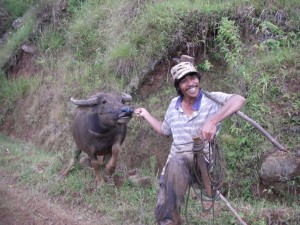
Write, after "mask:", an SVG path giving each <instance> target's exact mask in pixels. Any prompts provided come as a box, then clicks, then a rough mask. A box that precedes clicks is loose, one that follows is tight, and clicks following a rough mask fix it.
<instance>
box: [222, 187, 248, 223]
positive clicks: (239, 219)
mask: <svg viewBox="0 0 300 225" xmlns="http://www.w3.org/2000/svg"><path fill="white" fill-rule="evenodd" d="M217 195H219V197H220V199H221V200H222V201H223V202H224V203H225V205H226V206H227V207H228V209H229V210H230V211H231V212H232V213H233V215H234V216H235V217H236V218H237V220H238V221H239V222H240V223H241V224H242V225H247V224H246V223H245V221H244V220H243V219H242V218H241V217H240V215H239V214H238V213H237V212H236V211H235V209H234V208H232V206H231V205H230V203H229V202H228V201H227V199H226V198H225V197H224V196H223V195H222V194H221V193H220V192H219V191H217Z"/></svg>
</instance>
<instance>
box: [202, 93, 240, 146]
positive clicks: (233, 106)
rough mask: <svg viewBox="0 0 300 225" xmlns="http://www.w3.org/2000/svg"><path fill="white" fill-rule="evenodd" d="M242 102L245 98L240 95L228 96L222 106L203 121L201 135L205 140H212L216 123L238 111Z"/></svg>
mask: <svg viewBox="0 0 300 225" xmlns="http://www.w3.org/2000/svg"><path fill="white" fill-rule="evenodd" d="M244 103H245V98H244V97H242V96H241V95H233V96H232V97H231V98H229V99H228V101H226V102H225V104H224V105H223V106H222V108H221V109H220V110H219V111H218V112H217V113H216V114H214V115H213V116H212V117H210V118H208V120H207V121H206V122H205V124H204V126H203V128H202V130H201V134H202V137H203V138H204V139H205V140H212V139H213V138H214V136H215V134H216V132H217V124H218V123H219V122H221V121H223V120H224V119H226V118H228V117H230V116H231V115H232V114H233V113H235V112H237V111H239V110H240V109H241V108H242V107H243V105H244Z"/></svg>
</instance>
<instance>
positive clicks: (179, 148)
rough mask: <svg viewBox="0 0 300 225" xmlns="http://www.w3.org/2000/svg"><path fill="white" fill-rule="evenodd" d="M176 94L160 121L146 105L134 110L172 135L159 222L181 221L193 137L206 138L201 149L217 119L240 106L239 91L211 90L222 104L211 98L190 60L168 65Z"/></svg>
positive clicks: (215, 128)
mask: <svg viewBox="0 0 300 225" xmlns="http://www.w3.org/2000/svg"><path fill="white" fill-rule="evenodd" d="M171 74H172V77H173V79H174V86H175V88H176V91H177V93H178V95H179V96H177V97H175V98H173V99H172V100H171V103H170V105H169V107H168V109H167V112H166V114H165V118H164V121H163V122H161V121H159V120H157V119H156V118H155V117H153V116H152V115H151V114H150V113H149V112H148V111H147V110H146V109H145V108H137V109H136V110H135V114H136V115H137V116H138V117H143V118H144V119H146V120H147V121H148V122H149V124H150V125H151V126H152V127H153V128H154V130H155V131H157V132H158V133H159V134H161V135H166V136H170V135H172V137H173V142H172V145H171V150H170V153H169V156H168V159H167V162H166V164H165V167H164V169H163V171H162V174H161V178H160V190H159V193H158V201H157V206H156V211H155V216H156V220H157V222H158V224H160V225H180V224H181V218H180V208H181V205H182V203H183V201H184V196H185V193H186V191H187V188H188V186H189V185H191V184H192V182H193V170H192V166H193V150H192V149H193V137H194V136H196V135H201V136H202V139H204V140H205V143H206V144H205V149H204V152H205V153H208V142H210V141H212V140H213V139H214V138H215V136H216V134H217V131H218V129H219V126H220V122H221V121H223V120H224V119H225V118H227V117H229V116H231V115H232V114H233V113H235V112H236V111H238V110H240V109H241V108H242V107H243V104H244V102H245V99H244V98H243V97H242V96H240V95H233V94H226V93H222V92H211V93H210V94H211V95H212V96H213V97H215V98H217V99H218V100H219V101H221V102H224V105H223V106H221V105H220V104H218V103H216V102H214V101H212V100H211V99H209V98H208V97H206V96H205V95H204V94H203V93H202V91H201V85H200V81H201V76H200V73H199V72H198V71H197V70H196V68H195V67H194V66H193V64H192V63H191V62H181V63H179V64H177V65H176V66H174V67H173V68H172V69H171Z"/></svg>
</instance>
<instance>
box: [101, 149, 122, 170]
mask: <svg viewBox="0 0 300 225" xmlns="http://www.w3.org/2000/svg"><path fill="white" fill-rule="evenodd" d="M120 148H121V146H120V144H119V143H116V144H114V145H113V146H112V150H111V158H110V160H109V161H108V163H107V165H106V167H105V171H106V173H107V174H109V175H112V174H113V173H114V172H115V169H116V164H117V159H118V155H119V152H120Z"/></svg>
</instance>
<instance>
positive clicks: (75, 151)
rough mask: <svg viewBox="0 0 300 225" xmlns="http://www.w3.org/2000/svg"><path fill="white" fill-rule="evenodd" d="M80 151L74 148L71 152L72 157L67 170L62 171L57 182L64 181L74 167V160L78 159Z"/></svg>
mask: <svg viewBox="0 0 300 225" xmlns="http://www.w3.org/2000/svg"><path fill="white" fill-rule="evenodd" d="M80 153H81V150H79V149H78V148H74V150H73V152H72V157H71V159H70V161H69V163H68V166H67V168H66V169H65V170H64V172H63V173H62V174H61V175H60V176H59V178H58V180H62V179H64V178H65V177H66V176H67V175H68V174H69V172H70V171H71V170H72V169H73V168H74V165H75V163H76V160H77V159H78V156H79V155H80Z"/></svg>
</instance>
